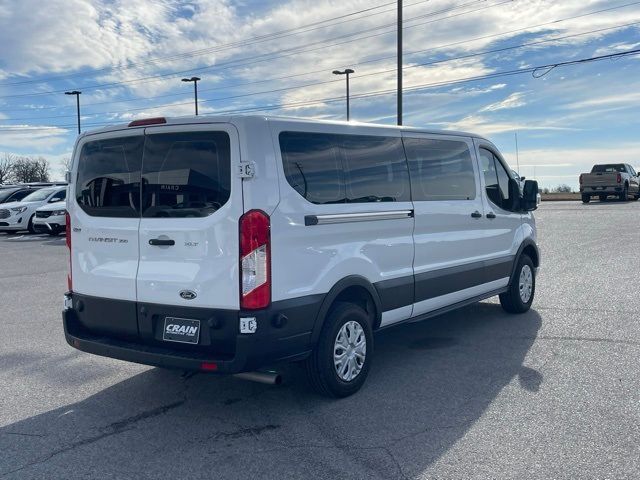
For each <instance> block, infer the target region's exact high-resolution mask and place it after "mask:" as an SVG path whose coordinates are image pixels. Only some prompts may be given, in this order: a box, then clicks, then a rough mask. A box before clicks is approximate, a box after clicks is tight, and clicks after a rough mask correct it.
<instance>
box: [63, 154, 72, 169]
mask: <svg viewBox="0 0 640 480" xmlns="http://www.w3.org/2000/svg"><path fill="white" fill-rule="evenodd" d="M62 168H63V169H64V171H65V172H67V171H69V170H71V157H64V158H63V159H62Z"/></svg>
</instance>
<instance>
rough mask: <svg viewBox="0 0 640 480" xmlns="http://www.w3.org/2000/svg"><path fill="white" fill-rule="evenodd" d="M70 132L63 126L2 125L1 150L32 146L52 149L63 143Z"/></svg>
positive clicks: (0, 133)
mask: <svg viewBox="0 0 640 480" xmlns="http://www.w3.org/2000/svg"><path fill="white" fill-rule="evenodd" d="M68 133H69V132H68V131H67V130H65V129H63V128H56V127H37V126H30V125H11V126H9V127H8V128H7V126H4V125H3V127H0V151H15V150H19V149H24V148H30V149H33V150H38V151H51V150H52V149H53V148H54V147H56V146H59V145H61V144H63V143H64V142H65V141H66V136H67V134H68Z"/></svg>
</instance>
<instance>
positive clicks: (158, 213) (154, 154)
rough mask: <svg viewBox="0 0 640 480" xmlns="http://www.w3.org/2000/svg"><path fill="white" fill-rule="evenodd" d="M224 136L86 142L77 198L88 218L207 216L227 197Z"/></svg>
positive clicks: (193, 134)
mask: <svg viewBox="0 0 640 480" xmlns="http://www.w3.org/2000/svg"><path fill="white" fill-rule="evenodd" d="M230 152H231V147H230V139H229V135H228V134H227V133H225V132H184V133H160V134H152V135H146V136H134V137H124V138H116V139H109V140H97V141H94V142H88V143H87V144H85V145H84V147H83V148H82V151H81V154H80V161H79V166H78V180H77V182H76V200H77V202H78V204H79V205H80V206H81V207H82V209H83V210H84V211H85V212H87V213H88V214H89V215H92V216H103V217H140V216H142V217H147V218H149V217H150V218H162V217H173V218H186V217H206V216H208V215H211V214H212V213H213V212H215V211H216V210H218V209H219V208H220V207H221V206H222V205H224V204H225V203H226V202H227V201H228V200H229V197H230V194H231V153H230Z"/></svg>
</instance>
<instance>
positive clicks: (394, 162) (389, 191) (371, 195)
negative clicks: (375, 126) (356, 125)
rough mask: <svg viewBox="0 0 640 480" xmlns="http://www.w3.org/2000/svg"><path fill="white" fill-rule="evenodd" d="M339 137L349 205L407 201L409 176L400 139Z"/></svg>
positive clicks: (408, 197)
mask: <svg viewBox="0 0 640 480" xmlns="http://www.w3.org/2000/svg"><path fill="white" fill-rule="evenodd" d="M340 137H342V138H341V140H342V142H341V143H342V145H341V146H342V152H343V158H344V172H345V187H346V188H345V190H346V201H347V202H348V203H362V202H408V201H409V200H410V198H411V195H410V192H409V172H408V170H407V162H406V160H405V156H404V151H403V149H402V140H401V139H400V138H392V137H374V136H363V135H340Z"/></svg>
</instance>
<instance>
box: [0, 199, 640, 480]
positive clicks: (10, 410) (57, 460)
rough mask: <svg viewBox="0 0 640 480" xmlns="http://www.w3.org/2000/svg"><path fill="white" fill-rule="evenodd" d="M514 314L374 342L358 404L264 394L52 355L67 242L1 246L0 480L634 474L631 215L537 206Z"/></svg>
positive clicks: (240, 385) (20, 238)
mask: <svg viewBox="0 0 640 480" xmlns="http://www.w3.org/2000/svg"><path fill="white" fill-rule="evenodd" d="M536 217H537V220H538V226H539V243H540V247H541V252H542V256H543V257H542V259H543V269H542V271H541V273H540V276H539V277H538V285H537V296H536V300H535V302H534V306H533V309H532V310H531V311H530V312H528V313H527V314H524V315H520V316H511V315H508V314H506V313H504V312H503V311H502V309H501V308H500V306H499V305H498V304H497V303H496V301H494V300H491V301H486V302H482V303H480V304H477V305H474V306H472V307H468V308H464V309H463V310H460V311H458V312H454V313H451V314H447V315H444V316H442V317H439V318H436V319H433V320H430V321H427V322H422V323H414V324H407V325H404V326H401V327H398V328H395V329H391V330H388V331H386V332H384V333H381V334H379V335H378V336H377V337H376V349H377V351H376V357H375V361H374V364H373V368H372V371H371V374H370V376H369V378H368V380H367V383H366V384H365V386H364V388H363V389H362V391H361V392H360V393H358V394H356V395H355V396H353V397H350V398H347V399H344V400H340V401H331V400H327V399H324V398H320V397H318V396H316V395H315V394H314V393H313V392H312V391H311V389H310V388H309V387H308V386H307V384H306V382H305V380H304V378H303V376H302V372H301V371H300V370H299V369H297V368H296V367H290V368H288V369H287V370H286V371H285V372H284V373H285V379H286V380H285V384H284V385H283V386H280V387H275V386H266V385H260V384H256V383H250V382H247V381H243V380H239V379H235V378H229V377H227V378H223V377H213V376H207V375H201V374H199V375H195V376H188V375H183V374H181V373H180V372H171V371H163V370H160V369H155V368H149V367H145V366H140V365H134V364H129V363H125V362H120V361H116V360H111V359H107V358H100V357H95V356H91V355H88V354H85V353H81V352H78V351H75V350H73V349H72V348H70V347H68V346H67V344H66V343H65V341H64V337H63V332H62V325H61V319H60V310H61V308H62V294H63V292H64V290H65V285H66V279H65V276H66V266H67V252H66V249H65V245H64V237H62V236H61V237H58V238H51V237H49V236H28V235H5V234H0V318H1V319H2V320H1V322H0V325H1V326H2V335H0V477H2V478H3V479H4V478H6V479H31V478H46V479H54V478H64V479H75V478H88V477H92V478H136V479H145V478H216V479H219V478H220V479H222V478H225V479H226V478H273V479H283V478H326V479H337V478H349V479H350V478H358V479H360V478H380V479H383V478H384V479H389V478H393V479H396V478H398V479H403V478H424V479H469V478H474V479H475V478H478V479H485V478H486V479H489V478H495V479H503V478H504V479H511V478H527V479H549V478H556V479H560V478H567V479H569V478H572V479H573V478H590V479H605V478H606V479H614V478H615V479H625V478H629V479H631V478H638V476H639V473H638V472H640V375H638V370H639V366H640V361H639V358H640V318H639V315H638V311H639V307H640V251H639V249H638V247H639V246H640V228H638V224H639V223H640V203H635V202H628V203H618V202H611V203H605V204H601V203H599V202H593V203H591V204H589V205H582V204H580V203H577V202H573V203H569V202H554V203H543V204H542V206H541V208H540V209H539V210H538V212H536Z"/></svg>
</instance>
